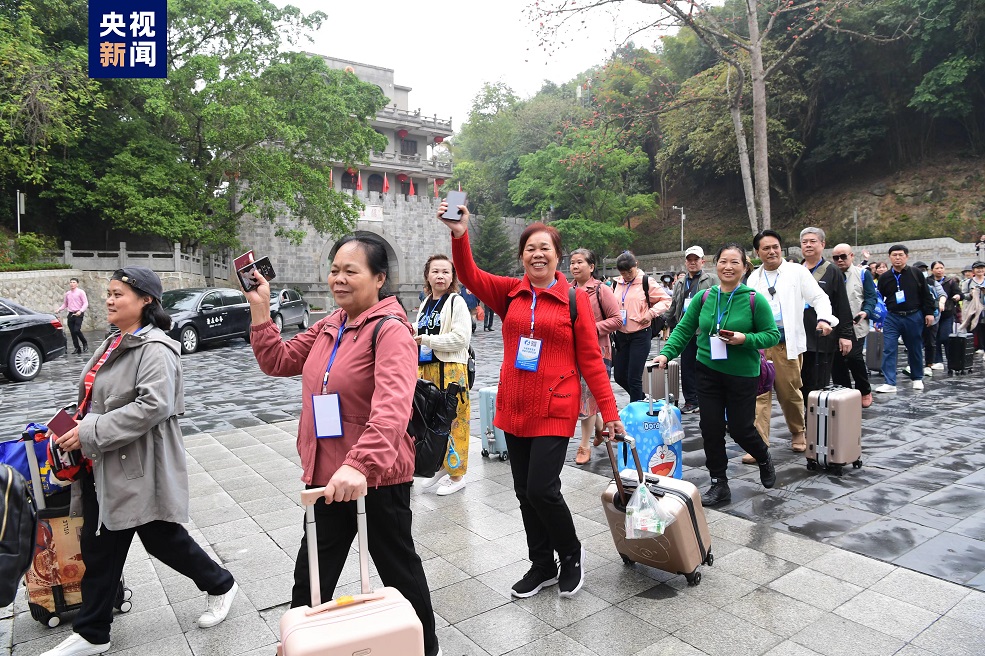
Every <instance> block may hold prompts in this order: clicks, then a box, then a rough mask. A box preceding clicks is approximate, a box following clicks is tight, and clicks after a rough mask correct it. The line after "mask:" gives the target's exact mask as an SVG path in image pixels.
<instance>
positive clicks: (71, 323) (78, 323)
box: [68, 312, 89, 351]
mask: <svg viewBox="0 0 985 656" xmlns="http://www.w3.org/2000/svg"><path fill="white" fill-rule="evenodd" d="M83 319H85V312H83V313H82V314H80V315H79V316H75V315H74V314H72V313H71V312H69V313H68V332H69V333H71V335H72V344H73V345H74V346H75V350H76V351H78V350H79V349H80V348H84V349H88V348H89V342H87V341H86V338H85V335H83V334H82V320H83Z"/></svg>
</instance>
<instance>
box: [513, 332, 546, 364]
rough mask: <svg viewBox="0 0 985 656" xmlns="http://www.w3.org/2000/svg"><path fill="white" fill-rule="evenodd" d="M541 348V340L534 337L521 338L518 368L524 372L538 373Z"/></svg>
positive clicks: (518, 349) (517, 357)
mask: <svg viewBox="0 0 985 656" xmlns="http://www.w3.org/2000/svg"><path fill="white" fill-rule="evenodd" d="M540 346H541V341H540V340H539V339H533V338H532V337H521V338H520V345H519V346H518V347H517V349H516V368H517V369H522V370H524V371H537V367H538V366H539V365H540Z"/></svg>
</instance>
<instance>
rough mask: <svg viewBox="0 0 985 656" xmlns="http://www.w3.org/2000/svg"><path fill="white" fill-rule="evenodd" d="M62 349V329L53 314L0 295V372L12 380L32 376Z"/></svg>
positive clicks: (59, 355) (63, 341) (63, 337)
mask: <svg viewBox="0 0 985 656" xmlns="http://www.w3.org/2000/svg"><path fill="white" fill-rule="evenodd" d="M65 351H66V342H65V332H64V331H63V330H62V323H61V321H59V320H58V318H57V317H56V316H55V315H53V314H45V313H43V312H35V311H34V310H29V309H27V308H26V307H24V306H23V305H18V304H17V303H14V302H13V301H8V300H7V299H5V298H0V373H2V374H3V375H4V376H5V377H7V378H9V379H11V380H16V381H25V380H32V379H34V378H35V377H36V376H37V375H38V374H39V373H40V372H41V365H42V364H43V363H45V362H47V361H48V360H54V359H55V358H60V357H61V356H63V355H65Z"/></svg>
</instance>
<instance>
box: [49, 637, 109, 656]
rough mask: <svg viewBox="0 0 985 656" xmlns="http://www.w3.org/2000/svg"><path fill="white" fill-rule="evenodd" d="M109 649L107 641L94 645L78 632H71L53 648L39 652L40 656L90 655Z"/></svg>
mask: <svg viewBox="0 0 985 656" xmlns="http://www.w3.org/2000/svg"><path fill="white" fill-rule="evenodd" d="M106 651H109V643H108V642H106V643H103V644H101V645H94V644H92V643H91V642H89V641H88V640H86V639H85V638H83V637H82V636H80V635H79V634H78V633H73V634H72V635H70V636H69V637H67V638H65V639H64V640H62V641H61V643H59V645H58V646H57V647H55V648H54V649H49V650H48V651H46V652H44V653H43V654H41V656H91V655H92V654H102V653H104V652H106Z"/></svg>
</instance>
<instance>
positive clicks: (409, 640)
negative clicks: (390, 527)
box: [277, 488, 424, 656]
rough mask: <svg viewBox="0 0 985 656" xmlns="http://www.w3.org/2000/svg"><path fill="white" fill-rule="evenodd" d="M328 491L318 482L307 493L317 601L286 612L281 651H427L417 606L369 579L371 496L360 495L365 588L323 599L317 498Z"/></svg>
mask: <svg viewBox="0 0 985 656" xmlns="http://www.w3.org/2000/svg"><path fill="white" fill-rule="evenodd" d="M324 491H325V488H312V489H310V490H305V491H303V492H302V493H301V503H302V505H303V506H304V521H305V532H306V534H307V537H308V568H309V571H310V574H311V581H310V583H311V607H308V606H301V607H299V608H292V609H290V610H289V611H287V612H286V613H284V615H283V617H281V620H280V643H279V644H278V645H277V654H278V656H335V655H339V656H341V655H342V654H345V656H352V655H353V654H367V655H368V654H372V655H373V656H424V627H423V626H422V625H421V620H420V619H419V618H418V617H417V613H415V612H414V607H413V606H411V605H410V602H409V601H407V599H405V598H404V596H403V595H402V594H400V592H399V591H397V590H396V589H394V588H380V589H379V590H375V591H374V590H373V589H372V588H371V587H370V585H369V543H368V542H367V533H368V531H367V529H366V498H365V497H360V498H359V499H357V500H356V526H357V535H358V542H359V578H360V580H361V582H362V594H358V595H351V596H343V597H339V598H338V599H334V600H332V601H329V602H327V603H324V604H323V603H321V588H320V586H319V582H318V581H319V577H318V555H317V554H318V549H317V545H318V537H317V535H316V529H315V502H317V501H318V499H320V498H321V497H322V494H323V493H324Z"/></svg>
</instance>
